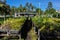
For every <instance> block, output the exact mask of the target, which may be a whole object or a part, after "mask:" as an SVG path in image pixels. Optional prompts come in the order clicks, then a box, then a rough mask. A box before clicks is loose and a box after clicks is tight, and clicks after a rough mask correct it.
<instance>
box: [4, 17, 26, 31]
mask: <svg viewBox="0 0 60 40" xmlns="http://www.w3.org/2000/svg"><path fill="white" fill-rule="evenodd" d="M24 21H25V17H21V18H9V19H7V20H6V21H5V23H4V24H3V25H6V24H9V25H10V28H11V29H15V30H19V29H20V28H21V26H22V25H23V23H24Z"/></svg>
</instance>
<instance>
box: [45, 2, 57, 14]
mask: <svg viewBox="0 0 60 40" xmlns="http://www.w3.org/2000/svg"><path fill="white" fill-rule="evenodd" d="M55 12H56V10H55V9H54V8H53V5H52V2H48V7H47V9H46V10H45V13H46V14H54V13H55Z"/></svg>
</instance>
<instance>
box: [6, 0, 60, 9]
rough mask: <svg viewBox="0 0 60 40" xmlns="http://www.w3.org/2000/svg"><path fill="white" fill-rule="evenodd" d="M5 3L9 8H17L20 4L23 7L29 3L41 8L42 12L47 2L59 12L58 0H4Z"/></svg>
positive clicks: (59, 4) (59, 3) (59, 0)
mask: <svg viewBox="0 0 60 40" xmlns="http://www.w3.org/2000/svg"><path fill="white" fill-rule="evenodd" d="M6 2H7V3H6V4H8V5H10V6H11V7H12V6H15V7H19V5H20V4H22V5H23V6H25V4H26V3H27V2H29V3H32V4H33V5H34V6H36V7H39V8H41V9H42V10H46V8H47V6H48V2H52V4H53V8H55V9H56V10H60V0H6Z"/></svg>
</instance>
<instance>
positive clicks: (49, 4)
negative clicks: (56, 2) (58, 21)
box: [47, 2, 53, 10]
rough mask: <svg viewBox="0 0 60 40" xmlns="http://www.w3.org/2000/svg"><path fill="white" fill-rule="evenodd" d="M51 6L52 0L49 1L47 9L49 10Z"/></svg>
mask: <svg viewBox="0 0 60 40" xmlns="http://www.w3.org/2000/svg"><path fill="white" fill-rule="evenodd" d="M52 8H53V5H52V2H49V3H48V7H47V9H48V10H49V9H52Z"/></svg>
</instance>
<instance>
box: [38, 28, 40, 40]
mask: <svg viewBox="0 0 60 40" xmlns="http://www.w3.org/2000/svg"><path fill="white" fill-rule="evenodd" d="M38 40H40V30H39V29H38Z"/></svg>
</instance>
